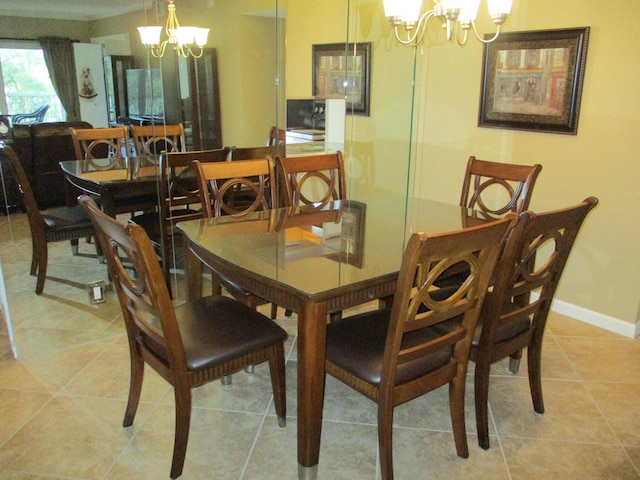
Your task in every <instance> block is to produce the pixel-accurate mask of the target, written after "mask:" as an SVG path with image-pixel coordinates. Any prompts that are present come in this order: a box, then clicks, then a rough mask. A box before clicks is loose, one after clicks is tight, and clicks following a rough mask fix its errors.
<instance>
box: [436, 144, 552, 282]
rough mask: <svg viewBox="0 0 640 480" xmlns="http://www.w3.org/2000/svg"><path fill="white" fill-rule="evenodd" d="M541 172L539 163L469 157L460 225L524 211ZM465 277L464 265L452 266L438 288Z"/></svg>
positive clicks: (484, 221) (464, 181)
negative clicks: (496, 160)
mask: <svg viewBox="0 0 640 480" xmlns="http://www.w3.org/2000/svg"><path fill="white" fill-rule="evenodd" d="M541 170H542V166H541V165H539V164H535V165H515V164H509V163H501V162H491V161H487V160H479V159H477V158H476V157H474V156H471V157H469V160H468V161H467V168H466V171H465V174H464V179H463V182H462V193H461V195H460V206H461V207H463V209H462V211H461V213H462V225H463V226H467V227H470V226H474V225H481V224H483V223H486V222H491V221H493V220H495V219H497V218H500V217H502V216H504V215H506V214H507V213H509V212H513V213H522V212H524V211H525V210H526V209H527V208H529V203H530V202H531V196H532V194H533V187H534V185H535V183H536V179H537V178H538V174H539V173H540V171H541ZM466 275H467V272H466V271H465V266H464V265H462V264H460V265H452V266H451V267H450V268H449V270H448V271H447V272H446V273H445V274H444V275H442V278H441V279H440V280H439V283H438V286H440V287H445V286H447V285H456V284H459V283H460V282H461V281H462V279H463V278H465V277H466Z"/></svg>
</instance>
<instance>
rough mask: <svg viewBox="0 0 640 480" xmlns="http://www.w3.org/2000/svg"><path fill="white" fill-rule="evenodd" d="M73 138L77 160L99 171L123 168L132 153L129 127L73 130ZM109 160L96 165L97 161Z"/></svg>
mask: <svg viewBox="0 0 640 480" xmlns="http://www.w3.org/2000/svg"><path fill="white" fill-rule="evenodd" d="M70 130H71V138H73V146H74V148H75V151H76V159H78V160H84V161H85V166H87V167H88V166H91V167H92V168H95V169H98V170H109V169H112V168H117V167H123V166H124V158H125V157H128V156H129V155H130V153H131V150H130V144H129V130H128V129H127V127H124V126H123V127H109V128H86V129H85V128H81V129H78V128H73V127H71V129H70ZM99 158H100V159H104V158H108V159H110V160H111V161H110V162H107V163H102V162H101V163H96V162H94V160H95V159H99Z"/></svg>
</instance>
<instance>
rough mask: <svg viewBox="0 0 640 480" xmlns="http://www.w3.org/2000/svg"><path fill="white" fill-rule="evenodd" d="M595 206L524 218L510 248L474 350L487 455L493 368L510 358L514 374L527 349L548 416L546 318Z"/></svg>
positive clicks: (540, 407) (534, 389) (587, 203)
mask: <svg viewBox="0 0 640 480" xmlns="http://www.w3.org/2000/svg"><path fill="white" fill-rule="evenodd" d="M597 203H598V200H597V199H596V198H594V197H589V198H587V199H585V200H584V201H583V202H582V203H580V204H579V205H576V206H573V207H570V208H565V209H561V210H556V211H552V212H546V213H540V214H535V213H532V212H524V213H522V214H521V215H520V222H519V223H518V225H517V226H516V228H515V229H514V231H513V234H512V235H511V237H510V238H509V241H508V242H507V245H506V247H505V249H504V253H503V254H502V257H501V258H500V261H499V262H500V268H498V269H497V270H496V277H495V282H494V283H493V285H492V288H491V291H490V292H489V293H488V295H487V298H486V300H485V304H484V308H483V310H482V313H481V316H480V323H481V325H482V328H481V329H480V330H479V331H478V332H477V333H476V335H475V337H474V340H473V343H472V347H471V360H473V361H474V362H476V368H475V406H476V423H477V429H478V443H479V444H480V446H481V447H482V448H484V449H487V448H489V427H488V398H489V375H490V372H491V365H492V364H493V363H495V362H498V361H500V360H502V359H504V358H507V357H510V363H509V370H511V372H512V373H516V372H517V371H518V366H519V361H520V357H521V355H522V350H523V349H524V348H526V349H527V366H528V373H529V385H530V389H531V397H532V400H533V408H534V410H535V411H536V412H537V413H540V414H542V413H544V402H543V398H542V382H541V371H542V365H541V351H542V342H543V337H544V330H545V325H546V323H547V316H548V314H549V310H550V308H551V302H552V301H553V297H554V295H555V292H556V289H557V287H558V282H559V281H560V278H561V276H562V272H563V270H564V267H565V265H566V263H567V259H568V257H569V254H570V253H571V249H572V247H573V245H574V242H575V240H576V236H577V235H578V232H579V231H580V228H581V226H582V224H583V222H584V220H585V218H586V217H587V215H588V214H589V212H590V211H591V210H592V209H593V208H594V207H595V206H596V205H597ZM534 292H535V293H534Z"/></svg>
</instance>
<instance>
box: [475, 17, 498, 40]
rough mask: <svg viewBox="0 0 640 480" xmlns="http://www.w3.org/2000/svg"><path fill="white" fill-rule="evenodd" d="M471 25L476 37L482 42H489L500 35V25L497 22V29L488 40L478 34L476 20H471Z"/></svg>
mask: <svg viewBox="0 0 640 480" xmlns="http://www.w3.org/2000/svg"><path fill="white" fill-rule="evenodd" d="M471 26H472V27H473V33H475V35H476V38H477V39H478V40H480V41H481V42H482V43H491V42H493V41H494V40H495V39H496V38H498V37H499V36H500V26H501V25H500V24H498V30H497V31H496V33H495V35H494V36H493V37H491V38H490V39H488V40H485V39H484V38H482V37H481V36H480V35H479V34H478V30H477V29H476V22H474V21H472V22H471Z"/></svg>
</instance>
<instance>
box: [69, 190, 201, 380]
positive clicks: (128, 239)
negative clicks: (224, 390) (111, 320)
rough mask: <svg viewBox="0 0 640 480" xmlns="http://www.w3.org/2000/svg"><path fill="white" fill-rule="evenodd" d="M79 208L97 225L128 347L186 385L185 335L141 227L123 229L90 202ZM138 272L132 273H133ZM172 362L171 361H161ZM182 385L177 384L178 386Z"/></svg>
mask: <svg viewBox="0 0 640 480" xmlns="http://www.w3.org/2000/svg"><path fill="white" fill-rule="evenodd" d="M79 203H80V205H81V206H82V207H83V208H84V209H85V210H86V211H87V212H88V214H89V216H90V217H91V221H92V222H93V225H94V228H95V230H96V234H97V236H98V241H99V242H100V245H101V246H102V251H103V254H104V256H105V258H106V261H107V265H108V268H109V274H110V278H111V281H112V282H113V284H114V286H115V290H116V292H117V294H118V299H119V301H120V306H121V308H122V315H123V317H124V321H125V327H126V330H127V335H128V338H129V342H130V343H131V342H137V344H138V346H137V347H136V348H142V350H143V352H144V353H143V356H144V357H145V358H146V359H148V361H149V362H150V363H152V365H153V367H154V369H156V370H158V372H160V373H161V374H163V376H165V378H170V377H167V372H169V371H170V370H172V371H173V375H175V376H183V377H182V380H183V381H185V382H187V383H186V384H187V385H188V384H189V380H188V379H187V377H186V375H187V373H186V372H187V365H186V360H185V354H184V348H183V346H182V338H181V336H180V329H179V328H178V324H177V321H176V316H175V311H174V308H173V304H172V301H171V297H170V295H169V290H168V288H167V284H166V283H165V280H164V276H163V273H162V269H161V268H160V263H159V262H158V257H157V256H156V253H155V250H154V248H153V245H152V244H151V241H150V240H149V237H148V236H147V233H146V232H145V231H144V229H143V228H142V227H140V226H139V225H135V224H132V223H128V224H121V223H119V222H118V221H117V220H115V219H114V218H112V217H110V216H108V215H105V214H104V213H103V212H102V211H101V210H100V208H99V207H98V206H97V205H96V204H95V202H94V201H93V200H91V199H90V198H89V197H87V196H85V195H83V196H81V197H80V198H79ZM132 269H133V271H132ZM164 358H166V359H168V361H165V360H162V359H164ZM174 381H175V382H176V383H178V380H174Z"/></svg>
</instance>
